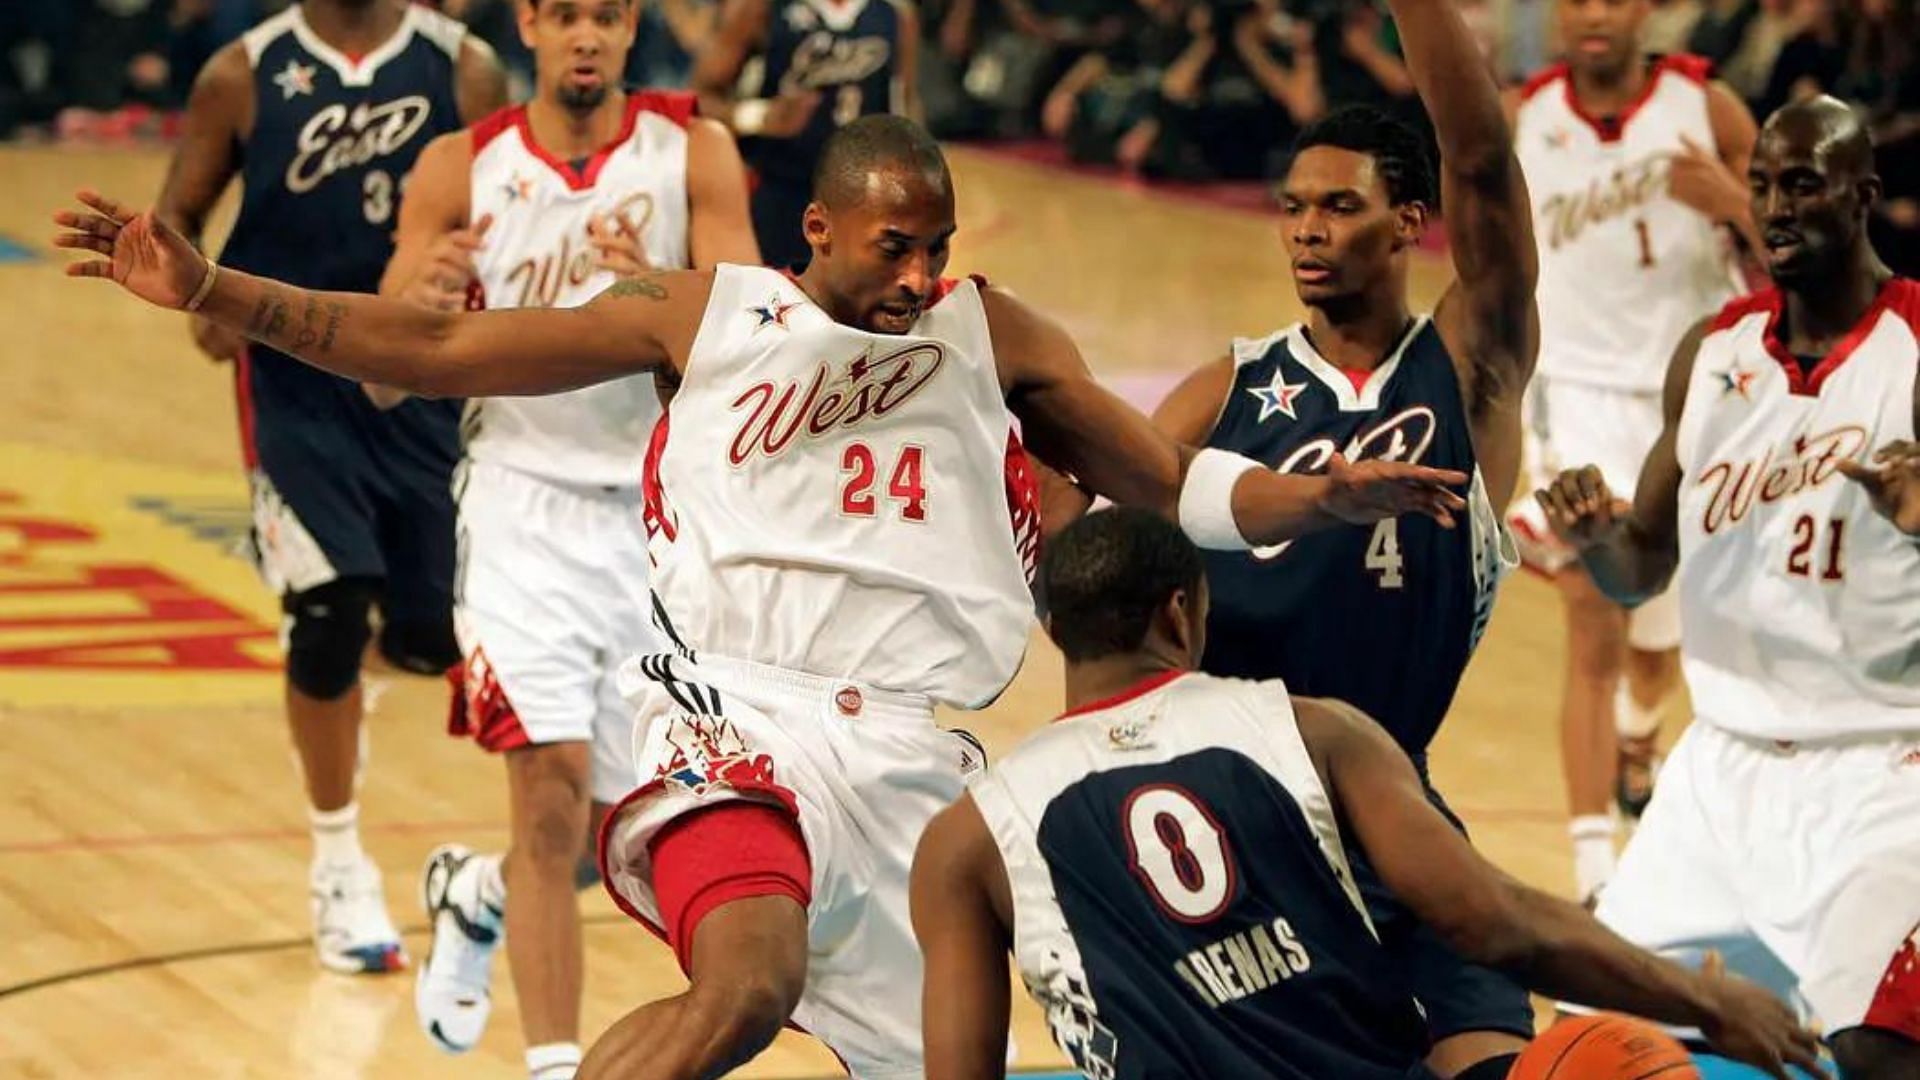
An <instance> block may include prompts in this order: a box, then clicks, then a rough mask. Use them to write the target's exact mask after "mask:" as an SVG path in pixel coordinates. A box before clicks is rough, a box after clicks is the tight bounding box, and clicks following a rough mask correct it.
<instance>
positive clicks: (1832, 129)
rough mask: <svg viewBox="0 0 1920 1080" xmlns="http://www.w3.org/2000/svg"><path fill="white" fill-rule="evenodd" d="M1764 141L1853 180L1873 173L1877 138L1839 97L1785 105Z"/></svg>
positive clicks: (1762, 133) (1771, 122)
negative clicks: (1874, 144)
mask: <svg viewBox="0 0 1920 1080" xmlns="http://www.w3.org/2000/svg"><path fill="white" fill-rule="evenodd" d="M1760 138H1761V139H1762V140H1769V139H1771V140H1776V141H1778V142H1779V143H1780V144H1781V145H1780V147H1779V148H1780V149H1781V150H1784V151H1788V152H1790V153H1791V156H1794V157H1803V158H1811V159H1814V160H1818V161H1819V162H1821V163H1822V164H1823V165H1824V166H1825V167H1826V169H1827V170H1828V171H1833V172H1842V173H1845V174H1846V175H1847V176H1849V177H1852V178H1859V177H1862V176H1867V175H1870V174H1872V172H1873V135H1872V133H1870V132H1869V131H1868V130H1867V125H1866V122H1865V121H1864V120H1862V119H1861V117H1860V114H1859V113H1857V112H1855V111H1854V109H1853V106H1851V105H1848V104H1847V103H1846V102H1844V101H1841V100H1840V99H1839V98H1836V97H1831V96H1829V95H1826V94H1821V95H1820V96H1819V97H1811V98H1807V99H1806V100H1804V101H1796V102H1793V103H1792V104H1790V105H1784V106H1781V107H1780V108H1779V109H1778V110H1776V111H1775V112H1774V114H1773V115H1772V116H1770V117H1768V118H1767V124H1766V126H1765V127H1764V128H1762V129H1761V131H1760Z"/></svg>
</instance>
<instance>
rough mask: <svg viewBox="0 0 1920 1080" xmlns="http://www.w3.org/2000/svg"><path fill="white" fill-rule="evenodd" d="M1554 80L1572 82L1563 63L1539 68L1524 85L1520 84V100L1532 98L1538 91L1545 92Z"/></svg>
mask: <svg viewBox="0 0 1920 1080" xmlns="http://www.w3.org/2000/svg"><path fill="white" fill-rule="evenodd" d="M1555 79H1567V80H1568V81H1569V82H1571V81H1572V80H1571V78H1570V77H1569V76H1568V73H1567V65H1566V64H1565V63H1564V62H1562V63H1558V64H1548V65H1547V66H1546V67H1544V68H1541V69H1540V70H1539V71H1536V72H1534V73H1533V75H1532V77H1530V78H1528V79H1527V81H1526V82H1525V83H1523V84H1521V87H1520V100H1521V101H1526V100H1527V99H1529V98H1531V97H1533V96H1534V95H1535V94H1538V93H1539V92H1540V91H1542V90H1545V89H1546V88H1547V87H1549V86H1552V85H1553V81H1554V80H1555Z"/></svg>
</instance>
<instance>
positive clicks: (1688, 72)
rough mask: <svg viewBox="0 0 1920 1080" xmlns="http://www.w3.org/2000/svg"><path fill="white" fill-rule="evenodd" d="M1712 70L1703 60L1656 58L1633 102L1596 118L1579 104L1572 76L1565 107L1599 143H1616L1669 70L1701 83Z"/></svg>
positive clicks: (1696, 58) (1683, 55)
mask: <svg viewBox="0 0 1920 1080" xmlns="http://www.w3.org/2000/svg"><path fill="white" fill-rule="evenodd" d="M1558 66H1559V68H1560V69H1561V73H1562V74H1566V65H1565V64H1561V65H1558ZM1712 67H1713V66H1712V65H1711V64H1709V63H1708V62H1707V61H1706V60H1704V59H1702V58H1700V57H1698V56H1690V55H1687V54H1684V53H1682V54H1677V55H1674V56H1658V57H1655V58H1654V61H1653V63H1652V64H1651V65H1649V66H1648V68H1647V78H1646V81H1644V82H1642V83H1641V84H1640V92H1639V93H1637V94H1635V95H1634V96H1633V100H1632V101H1629V102H1627V104H1626V106H1625V107H1624V108H1622V109H1621V110H1620V115H1618V116H1595V115H1593V114H1592V113H1590V112H1588V111H1587V109H1586V106H1584V105H1582V104H1580V96H1579V95H1578V94H1576V93H1574V92H1573V77H1572V76H1571V75H1568V77H1567V83H1566V86H1567V90H1566V93H1567V108H1568V109H1571V110H1572V111H1573V115H1574V116H1576V117H1579V118H1580V120H1581V121H1582V122H1583V123H1585V124H1586V125H1587V126H1588V127H1590V128H1592V129H1593V133H1594V134H1595V135H1597V136H1599V137H1600V141H1601V142H1603V143H1610V142H1619V141H1620V137H1621V136H1622V135H1625V134H1626V132H1627V122H1628V121H1630V120H1632V119H1633V114H1634V113H1637V112H1639V111H1640V107H1641V106H1642V105H1645V104H1646V103H1647V99H1649V98H1651V97H1653V92H1654V91H1655V90H1657V89H1659V86H1660V76H1661V75H1663V74H1665V73H1666V72H1669V71H1671V72H1673V73H1674V74H1675V75H1678V76H1680V77H1681V78H1683V79H1687V80H1689V81H1692V82H1696V83H1704V82H1705V81H1706V78H1707V73H1708V72H1709V71H1711V70H1712ZM1548 70H1549V71H1551V70H1552V69H1551V68H1549V69H1548Z"/></svg>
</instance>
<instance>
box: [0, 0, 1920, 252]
mask: <svg viewBox="0 0 1920 1080" xmlns="http://www.w3.org/2000/svg"><path fill="white" fill-rule="evenodd" d="M641 2H642V3H643V4H644V8H643V14H642V18H641V36H640V42H639V44H638V47H636V49H635V50H634V53H633V58H632V61H631V63H630V65H629V71H628V75H629V77H630V78H631V79H632V81H633V82H635V83H636V84H644V85H653V86H679V85H684V84H685V82H686V80H687V77H688V75H689V73H690V71H691V68H692V63H693V57H694V55H696V54H697V52H698V51H699V49H700V47H701V44H702V42H703V41H704V40H705V39H706V37H707V35H708V34H710V33H711V32H712V29H713V26H714V21H715V19H716V18H717V12H718V0H641ZM1460 2H1461V4H1462V8H1463V10H1464V11H1465V13H1466V15H1467V18H1468V20H1469V22H1470V23H1471V25H1472V26H1473V27H1474V28H1475V30H1476V32H1477V33H1478V34H1479V35H1480V37H1481V40H1482V42H1483V46H1484V49H1485V52H1486V57H1487V63H1488V65H1489V66H1490V68H1491V69H1492V70H1493V71H1494V73H1495V74H1496V76H1497V77H1499V78H1500V79H1501V80H1502V81H1505V82H1516V81H1519V80H1521V79H1523V78H1525V77H1526V76H1527V75H1528V74H1529V73H1531V72H1532V71H1535V70H1538V69H1539V68H1540V67H1542V66H1544V65H1545V64H1547V63H1549V62H1550V61H1551V58H1552V54H1553V49H1554V45H1553V40H1552V39H1553V31H1552V24H1553V18H1552V14H1553V5H1554V3H1555V2H1556V0H1460ZM514 3H515V0H438V4H437V6H440V7H442V8H444V9H445V10H447V11H448V12H450V13H452V14H454V15H456V16H458V17H460V18H463V19H465V20H467V21H468V22H469V24H471V25H472V26H473V27H474V28H475V30H476V32H478V33H480V34H481V35H482V36H483V37H485V38H486V39H487V40H488V41H490V42H491V43H492V44H493V45H494V46H495V48H497V49H498V50H499V52H500V54H501V56H502V57H503V58H504V59H505V60H506V62H507V64H508V66H509V68H510V69H511V70H512V71H513V74H514V77H515V81H516V84H517V85H518V87H519V88H520V89H521V90H522V92H523V93H524V88H525V87H526V86H527V85H528V82H529V80H530V76H531V71H530V68H531V58H530V57H529V56H528V55H527V53H526V50H525V49H524V48H523V47H522V46H521V45H520V42H519V39H518V36H517V34H516V32H515V29H514V11H513V7H514ZM1917 3H1920V0H1655V7H1654V11H1653V13H1652V15H1651V16H1650V18H1649V19H1648V21H1647V23H1646V26H1645V42H1646V45H1647V47H1648V49H1649V51H1652V52H1678V51H1686V52H1693V53H1698V54H1700V55H1703V56H1705V57H1706V58H1708V59H1709V60H1711V61H1712V62H1713V64H1714V67H1715V70H1716V72H1717V73H1718V75H1719V77H1720V78H1722V79H1724V80H1725V81H1726V82H1727V83H1728V84H1729V85H1730V86H1731V87H1732V88H1733V89H1734V90H1735V91H1736V92H1738V93H1739V94H1740V95H1741V96H1742V97H1744V98H1746V100H1747V101H1748V103H1749V104H1750V105H1751V107H1752V108H1753V111H1754V113H1755V115H1756V116H1760V117H1764V116H1765V115H1766V114H1767V113H1769V112H1771V111H1772V110H1773V109H1775V108H1777V107H1779V106H1780V105H1781V104H1783V103H1785V102H1787V101H1790V100H1793V99H1794V98H1797V97H1800V96H1803V95H1807V94H1812V93H1818V92H1827V93H1833V94H1837V95H1839V96H1841V97H1844V98H1847V99H1849V100H1851V101H1853V102H1855V103H1856V104H1857V105H1858V106H1859V107H1860V108H1861V109H1863V110H1864V111H1865V112H1866V113H1867V114H1868V115H1870V116H1871V118H1872V120H1873V123H1874V127H1875V131H1876V134H1877V135H1878V138H1879V143H1880V153H1881V155H1882V158H1883V167H1882V169H1881V175H1882V177H1883V178H1884V179H1885V181H1886V184H1887V189H1888V190H1887V199H1886V200H1885V203H1884V207H1883V215H1882V221H1881V222H1880V223H1879V227H1881V228H1882V229H1888V230H1893V229H1898V230H1901V231H1903V232H1904V233H1905V236H1904V237H1897V236H1894V235H1893V234H1892V233H1889V234H1888V236H1889V239H1891V240H1893V241H1895V242H1898V241H1899V240H1901V239H1904V240H1905V242H1904V243H1899V244H1898V247H1899V248H1900V249H1901V250H1900V251H1895V252H1890V254H1893V255H1894V256H1895V257H1896V258H1897V259H1898V260H1899V261H1901V262H1905V263H1907V264H1908V265H1907V267H1906V269H1907V270H1908V272H1913V271H1914V270H1915V269H1917V268H1916V267H1915V266H1913V265H1912V263H1913V262H1914V261H1920V254H1916V255H1906V254H1904V252H1911V251H1914V249H1916V248H1920V239H1916V238H1920V37H1917V35H1920V20H1917V19H1916V15H1915V8H1916V4H1917ZM285 5H286V0H6V2H5V3H3V4H0V135H4V134H5V133H7V132H9V131H11V130H12V129H14V128H15V127H17V126H21V125H29V126H32V127H34V128H36V129H38V130H43V131H49V132H52V133H54V134H55V135H57V136H60V137H67V138H85V137H100V136H108V137H115V136H123V135H133V134H165V133H166V132H167V131H168V130H170V117H171V116H172V114H173V112H174V110H177V109H178V107H179V106H180V104H181V103H182V102H183V101H184V100H185V96H186V93H187V91H188V89H189V87H190V85H191V81H192V77H193V73H194V72H195V71H197V70H198V68H199V66H200V64H201V63H202V62H203V61H204V60H205V59H206V58H207V57H208V56H210V55H211V54H212V53H213V51H214V50H215V49H217V48H219V47H220V46H221V45H222V44H223V43H225V42H227V41H231V40H232V39H233V38H235V37H237V36H238V35H239V34H240V32H241V31H243V30H244V29H245V28H246V27H247V26H248V25H250V24H251V23H253V22H255V21H257V20H259V19H260V18H263V17H265V16H266V15H268V14H271V13H272V12H273V11H275V10H277V9H279V8H281V7H284V6H285ZM921 13H922V25H923V27H924V32H925V34H926V37H927V41H926V42H925V43H924V45H923V48H922V50H921V55H922V61H921V65H920V66H921V83H922V86H921V100H922V101H923V103H924V106H925V109H926V120H927V123H928V126H929V127H931V128H932V129H933V130H934V132H935V133H936V134H938V135H940V136H942V137H943V138H947V139H1047V140H1051V141H1053V142H1055V143H1057V144H1058V145H1060V146H1061V147H1063V148H1064V153H1065V155H1066V156H1068V157H1069V158H1071V159H1072V160H1073V161H1076V162H1081V163H1087V164H1095V165H1108V166H1112V167H1115V168H1118V169H1122V170H1125V171H1127V172H1130V173H1135V174H1138V175H1142V176H1145V177H1148V178H1164V179H1175V180H1184V181H1199V180H1210V179H1241V180H1256V179H1262V178H1271V177H1272V176H1274V175H1276V173H1277V171H1278V170H1279V169H1281V168H1283V167H1284V164H1285V162H1284V154H1285V148H1286V147H1287V145H1288V143H1289V141H1290V139H1291V137H1292V135H1293V133H1294V132H1295V131H1297V130H1298V129H1299V128H1300V126H1301V125H1303V124H1306V123H1309V122H1311V121H1312V120H1314V119H1315V118H1316V117H1318V116H1320V115H1322V114H1323V113H1325V112H1326V111H1327V110H1328V109H1330V108H1334V107H1337V106H1340V105H1343V104H1347V103H1351V102H1369V103H1372V104H1376V105H1380V106H1384V107H1386V108H1388V109H1390V110H1394V111H1398V112H1401V113H1403V114H1404V115H1406V116H1407V117H1408V118H1410V119H1412V120H1414V121H1416V122H1419V121H1421V120H1422V119H1423V117H1422V115H1421V111H1420V108H1419V105H1418V103H1417V101H1416V100H1415V99H1414V97H1413V86H1412V82H1411V80H1410V79H1409V78H1408V76H1407V70H1406V67H1405V65H1404V64H1403V63H1402V62H1401V59H1400V55H1399V48H1398V44H1399V43H1398V40H1397V37H1396V35H1395V33H1394V27H1393V24H1392V22H1391V20H1390V19H1388V18H1386V17H1385V15H1384V5H1383V4H1382V3H1380V2H1379V0H921ZM1882 250H1883V251H1887V250H1888V248H1887V246H1886V245H1885V244H1883V246H1882Z"/></svg>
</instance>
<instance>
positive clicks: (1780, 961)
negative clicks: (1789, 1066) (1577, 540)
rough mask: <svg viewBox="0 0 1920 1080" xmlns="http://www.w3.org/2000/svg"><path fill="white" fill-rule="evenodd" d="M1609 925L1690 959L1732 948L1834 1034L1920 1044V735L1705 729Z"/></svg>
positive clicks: (1604, 909)
mask: <svg viewBox="0 0 1920 1080" xmlns="http://www.w3.org/2000/svg"><path fill="white" fill-rule="evenodd" d="M1598 915H1599V917H1600V920H1601V921H1602V922H1604V923H1606V924H1607V925H1608V926H1610V927H1612V928H1613V929H1614V930H1615V931H1617V932H1618V933H1619V934H1620V935H1621V936H1622V937H1625V938H1626V939H1627V940H1629V941H1632V942H1634V943H1635V944H1638V945H1641V946H1644V947H1646V948H1649V949H1652V950H1654V951H1656V952H1660V953H1664V954H1666V955H1669V956H1671V957H1673V958H1674V959H1676V960H1680V961H1681V962H1683V963H1688V964H1690V965H1697V964H1698V962H1699V961H1700V959H1701V956H1702V955H1703V953H1704V952H1705V951H1706V950H1709V949H1717V950H1719V951H1720V953H1721V954H1722V955H1723V956H1724V957H1725V958H1726V961H1727V967H1728V969H1729V970H1732V971H1735V972H1737V973H1739V974H1741V975H1744V976H1746V977H1747V978H1749V979H1752V980H1754V981H1755V982H1758V983H1760V984H1762V985H1764V986H1766V987H1768V988H1769V989H1772V990H1774V991H1775V992H1777V993H1779V994H1780V995H1781V997H1782V998H1784V999H1786V1000H1788V1001H1790V1002H1793V1003H1795V1004H1796V1005H1799V1006H1800V1007H1801V1008H1803V1009H1805V1010H1807V1011H1808V1012H1809V1013H1810V1014H1811V1016H1812V1018H1813V1019H1814V1020H1815V1021H1816V1022H1817V1023H1818V1024H1819V1025H1820V1027H1821V1028H1822V1029H1823V1030H1824V1031H1825V1032H1826V1033H1827V1034H1828V1035H1832V1034H1834V1033H1835V1032H1839V1031H1844V1030H1845V1029H1847V1028H1850V1027H1858V1026H1861V1025H1863V1024H1864V1025H1868V1026H1873V1027H1881V1028H1888V1029H1890V1030H1894V1031H1898V1032H1900V1033H1902V1034H1904V1035H1906V1036H1907V1037H1908V1038H1912V1039H1920V956H1916V953H1915V949H1916V935H1917V934H1920V731H1914V732H1910V733H1907V734H1904V735H1898V736H1887V735H1873V736H1861V737H1854V738H1847V739H1835V740H1827V741H1822V742H1817V743H1816V742H1802V743H1780V742H1775V741H1772V740H1768V739H1751V738H1747V737H1745V736H1742V735H1736V734H1733V733H1731V732H1728V731H1726V730H1724V729H1722V728H1719V727H1716V726H1714V724H1713V723H1712V722H1710V721H1706V720H1695V721H1694V723H1693V725H1692V726H1691V727H1689V728H1688V729H1687V732H1686V734H1685V735H1683V736H1681V738H1680V741H1679V742H1678V743H1677V744H1675V746H1674V748H1673V755H1672V756H1671V757H1669V758H1668V759H1667V763H1666V767H1665V768H1663V769H1662V770H1661V772H1660V783H1659V786H1658V787H1656V788H1655V789H1654V795H1653V804H1652V805H1651V806H1649V807H1648V808H1647V812H1646V815H1645V816H1644V817H1643V818H1642V819H1641V821H1640V827H1639V829H1638V830H1637V831H1636V832H1635V833H1634V836H1633V839H1632V841H1631V842H1629V843H1628V845H1627V850H1626V853H1625V854H1624V855H1623V856H1622V857H1621V859H1620V869H1619V871H1618V872H1617V873H1616V874H1615V875H1614V876H1613V880H1611V881H1610V882H1608V883H1607V886H1606V888H1604V889H1602V890H1601V892H1600V906H1599V910H1598Z"/></svg>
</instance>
